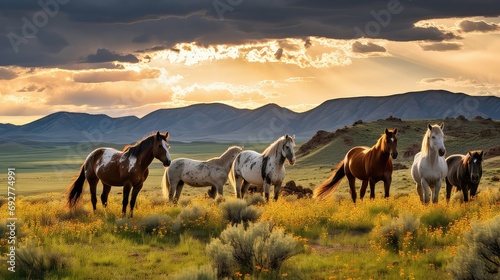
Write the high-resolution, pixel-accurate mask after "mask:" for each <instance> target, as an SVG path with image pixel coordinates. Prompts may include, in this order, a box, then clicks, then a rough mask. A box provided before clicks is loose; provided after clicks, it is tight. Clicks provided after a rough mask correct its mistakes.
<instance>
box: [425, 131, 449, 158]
mask: <svg viewBox="0 0 500 280" xmlns="http://www.w3.org/2000/svg"><path fill="white" fill-rule="evenodd" d="M443 129H444V123H441V125H437V124H436V125H430V124H429V125H428V132H427V133H428V137H429V139H428V140H429V142H428V143H429V144H428V145H429V148H430V149H431V150H434V151H437V152H438V154H439V156H440V157H442V156H444V155H445V154H446V148H445V147H444V133H443Z"/></svg>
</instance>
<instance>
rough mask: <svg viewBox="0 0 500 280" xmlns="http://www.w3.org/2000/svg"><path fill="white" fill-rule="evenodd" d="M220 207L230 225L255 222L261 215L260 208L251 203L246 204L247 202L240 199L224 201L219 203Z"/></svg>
mask: <svg viewBox="0 0 500 280" xmlns="http://www.w3.org/2000/svg"><path fill="white" fill-rule="evenodd" d="M221 209H222V215H223V218H224V219H225V220H227V221H229V222H230V223H231V225H234V224H239V223H241V222H243V223H245V224H247V223H248V222H255V221H256V220H257V219H258V218H259V217H260V215H262V210H260V209H258V208H256V207H255V206H253V205H250V206H249V205H247V202H245V201H244V200H241V199H237V200H229V201H226V202H224V203H222V204H221Z"/></svg>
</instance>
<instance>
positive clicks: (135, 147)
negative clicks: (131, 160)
mask: <svg viewBox="0 0 500 280" xmlns="http://www.w3.org/2000/svg"><path fill="white" fill-rule="evenodd" d="M154 137H155V134H152V135H148V136H145V137H144V138H142V139H141V140H139V141H137V142H136V143H135V144H132V145H126V146H125V147H124V148H123V151H122V152H124V153H126V152H128V153H129V156H134V157H138V156H139V154H140V153H141V152H142V151H144V149H146V148H147V147H149V146H150V145H152V144H153V142H154Z"/></svg>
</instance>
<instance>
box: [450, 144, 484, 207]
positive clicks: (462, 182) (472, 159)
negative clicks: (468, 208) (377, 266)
mask: <svg viewBox="0 0 500 280" xmlns="http://www.w3.org/2000/svg"><path fill="white" fill-rule="evenodd" d="M482 162H483V151H469V152H468V153H467V155H465V156H464V155H451V156H449V157H448V158H447V159H446V163H447V164H448V175H447V176H446V201H448V202H449V201H450V196H451V190H452V189H453V186H456V187H457V191H459V190H462V192H463V194H464V201H465V202H468V201H469V191H470V196H471V198H473V197H474V196H476V192H477V187H478V186H479V182H480V181H481V176H482V175H483V166H482Z"/></svg>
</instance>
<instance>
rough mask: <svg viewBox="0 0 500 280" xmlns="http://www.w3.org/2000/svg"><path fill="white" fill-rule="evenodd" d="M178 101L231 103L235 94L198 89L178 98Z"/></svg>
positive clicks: (227, 91)
mask: <svg viewBox="0 0 500 280" xmlns="http://www.w3.org/2000/svg"><path fill="white" fill-rule="evenodd" d="M177 99H179V100H184V101H191V102H205V103H208V102H220V101H231V100H232V99H233V94H232V93H231V92H230V91H229V90H227V89H216V90H207V89H204V88H196V89H195V90H193V91H191V92H188V93H186V94H185V95H182V96H177Z"/></svg>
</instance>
